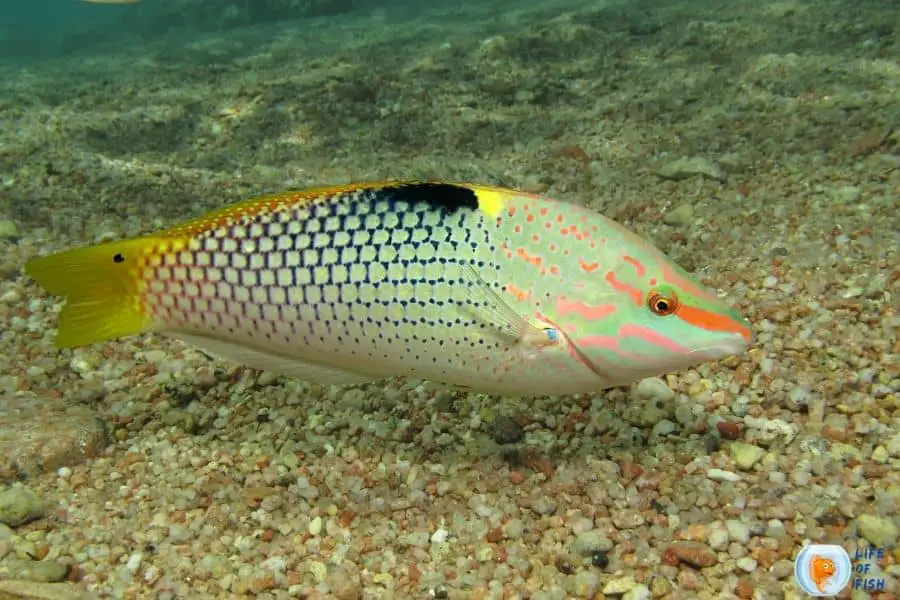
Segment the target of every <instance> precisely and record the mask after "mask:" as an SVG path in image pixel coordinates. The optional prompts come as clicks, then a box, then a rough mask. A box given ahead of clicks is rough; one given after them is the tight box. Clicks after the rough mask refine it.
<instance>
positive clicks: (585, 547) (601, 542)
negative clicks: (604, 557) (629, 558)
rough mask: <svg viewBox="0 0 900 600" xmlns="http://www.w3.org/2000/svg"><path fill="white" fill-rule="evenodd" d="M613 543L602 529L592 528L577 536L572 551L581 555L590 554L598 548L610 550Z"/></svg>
mask: <svg viewBox="0 0 900 600" xmlns="http://www.w3.org/2000/svg"><path fill="white" fill-rule="evenodd" d="M612 548H613V543H612V541H611V540H610V539H608V538H607V537H606V535H604V533H603V531H601V530H600V529H592V530H591V531H585V532H583V533H579V534H578V535H576V536H575V541H574V542H573V543H572V551H573V552H575V553H576V554H579V555H581V556H590V555H591V554H593V553H594V552H596V551H597V550H603V551H604V552H608V551H610V550H612Z"/></svg>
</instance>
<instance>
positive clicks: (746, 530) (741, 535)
mask: <svg viewBox="0 0 900 600" xmlns="http://www.w3.org/2000/svg"><path fill="white" fill-rule="evenodd" d="M725 527H726V528H727V529H728V537H729V539H731V541H732V542H737V543H739V544H746V543H747V542H749V541H750V526H749V525H747V524H746V523H742V522H741V521H738V520H736V519H729V520H727V521H725Z"/></svg>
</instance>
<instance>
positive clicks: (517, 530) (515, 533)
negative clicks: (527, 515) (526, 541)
mask: <svg viewBox="0 0 900 600" xmlns="http://www.w3.org/2000/svg"><path fill="white" fill-rule="evenodd" d="M524 531H525V525H524V524H523V523H522V519H517V518H515V517H514V518H512V519H510V520H509V521H507V522H506V523H505V524H504V525H503V534H504V535H505V536H506V537H507V539H510V540H517V539H519V538H520V537H522V533H524Z"/></svg>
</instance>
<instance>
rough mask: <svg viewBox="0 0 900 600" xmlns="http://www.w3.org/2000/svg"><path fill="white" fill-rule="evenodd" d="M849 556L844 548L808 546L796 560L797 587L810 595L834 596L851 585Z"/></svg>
mask: <svg viewBox="0 0 900 600" xmlns="http://www.w3.org/2000/svg"><path fill="white" fill-rule="evenodd" d="M852 570H853V569H852V568H851V565H850V555H849V554H847V551H846V550H844V549H843V548H842V547H841V546H835V545H831V544H809V545H807V546H804V547H803V549H802V550H800V553H799V554H798V555H797V558H796V559H795V560H794V578H795V579H796V580H797V585H799V586H800V589H802V590H803V591H804V592H806V593H807V594H809V595H811V596H835V595H837V593H838V592H840V591H841V590H842V589H844V588H845V587H846V586H847V584H848V583H849V582H850V576H851V573H852Z"/></svg>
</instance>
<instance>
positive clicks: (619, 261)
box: [553, 221, 754, 385]
mask: <svg viewBox="0 0 900 600" xmlns="http://www.w3.org/2000/svg"><path fill="white" fill-rule="evenodd" d="M604 229H605V231H607V232H610V234H609V235H606V236H605V243H604V244H602V249H600V252H599V256H595V257H593V258H594V259H595V260H594V261H593V262H591V263H589V264H590V267H591V268H586V264H587V263H585V261H583V260H582V261H580V266H581V269H580V271H581V272H579V274H578V280H577V281H572V282H570V285H567V286H566V289H565V295H561V296H558V297H557V298H556V299H555V307H554V310H553V314H554V316H555V317H556V318H557V319H559V325H558V326H559V327H560V329H561V331H563V332H564V333H565V334H566V337H567V338H568V341H569V343H570V345H571V347H572V350H571V352H572V353H573V354H575V355H576V358H578V359H579V360H580V361H581V362H583V363H584V364H585V365H586V366H588V367H589V368H591V369H593V370H594V371H595V372H596V373H597V374H598V375H599V376H601V377H603V378H604V379H606V380H607V381H608V382H609V384H610V385H625V384H627V383H631V382H633V381H637V380H639V379H642V378H644V377H651V376H657V375H661V374H663V373H666V372H670V371H678V370H683V369H686V368H689V367H693V366H696V365H698V364H701V363H704V362H707V361H712V360H717V359H720V358H724V357H727V356H730V355H736V354H741V353H743V352H744V351H746V350H747V349H748V348H749V347H750V346H751V345H752V343H753V341H754V336H753V332H752V330H751V328H750V324H749V323H748V322H747V320H746V319H744V318H743V317H742V316H741V314H739V313H738V311H737V310H735V309H734V308H733V307H732V306H731V305H729V304H728V303H727V302H726V301H724V300H723V299H721V298H719V297H718V295H717V294H716V293H715V292H713V291H712V290H710V289H707V288H706V287H704V286H703V285H701V284H700V283H699V282H698V281H697V280H696V279H694V277H692V276H691V275H690V274H689V273H687V272H686V271H685V270H684V269H682V268H681V267H679V266H678V265H677V264H675V263H674V262H673V261H672V260H671V259H669V258H668V257H667V256H666V255H665V254H664V253H663V252H661V251H660V250H658V249H657V248H655V247H654V246H652V245H651V244H649V243H648V242H647V241H646V240H644V239H642V238H640V237H639V236H637V235H635V234H633V233H631V232H630V231H628V230H627V229H625V228H624V227H622V226H621V225H618V224H616V223H614V222H612V221H608V222H607V223H606V227H605V228H604Z"/></svg>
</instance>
